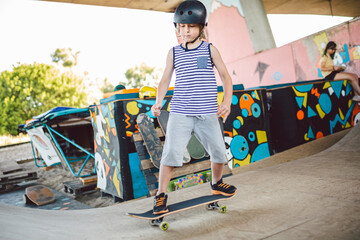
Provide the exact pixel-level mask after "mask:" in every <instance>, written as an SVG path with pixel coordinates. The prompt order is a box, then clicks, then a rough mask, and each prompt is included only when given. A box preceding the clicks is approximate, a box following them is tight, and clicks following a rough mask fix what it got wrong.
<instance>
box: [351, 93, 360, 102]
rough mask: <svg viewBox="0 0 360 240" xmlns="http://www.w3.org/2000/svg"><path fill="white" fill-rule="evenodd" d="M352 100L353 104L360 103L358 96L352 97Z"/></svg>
mask: <svg viewBox="0 0 360 240" xmlns="http://www.w3.org/2000/svg"><path fill="white" fill-rule="evenodd" d="M352 100H353V101H354V102H360V96H359V95H354V97H353V98H352Z"/></svg>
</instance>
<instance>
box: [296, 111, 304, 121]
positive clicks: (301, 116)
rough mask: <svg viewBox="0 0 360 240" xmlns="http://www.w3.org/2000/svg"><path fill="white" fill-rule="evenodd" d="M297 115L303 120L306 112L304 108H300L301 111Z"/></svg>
mask: <svg viewBox="0 0 360 240" xmlns="http://www.w3.org/2000/svg"><path fill="white" fill-rule="evenodd" d="M296 116H297V118H298V119H299V120H303V119H304V112H303V110H299V111H298V112H297V114H296Z"/></svg>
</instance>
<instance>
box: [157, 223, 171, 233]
mask: <svg viewBox="0 0 360 240" xmlns="http://www.w3.org/2000/svg"><path fill="white" fill-rule="evenodd" d="M159 227H160V229H161V230H163V231H166V230H167V229H168V228H169V224H168V223H167V222H161V223H160V226H159Z"/></svg>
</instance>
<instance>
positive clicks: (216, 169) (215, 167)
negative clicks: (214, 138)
mask: <svg viewBox="0 0 360 240" xmlns="http://www.w3.org/2000/svg"><path fill="white" fill-rule="evenodd" d="M224 165H225V164H224V163H215V162H211V170H212V182H213V183H217V182H218V181H219V180H220V179H222V175H223V170H224Z"/></svg>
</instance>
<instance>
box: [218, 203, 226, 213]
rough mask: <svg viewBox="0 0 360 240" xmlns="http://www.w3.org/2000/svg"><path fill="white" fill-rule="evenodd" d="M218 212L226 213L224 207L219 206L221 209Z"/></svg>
mask: <svg viewBox="0 0 360 240" xmlns="http://www.w3.org/2000/svg"><path fill="white" fill-rule="evenodd" d="M219 211H220V212H221V213H226V206H225V205H221V207H220V208H219Z"/></svg>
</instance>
